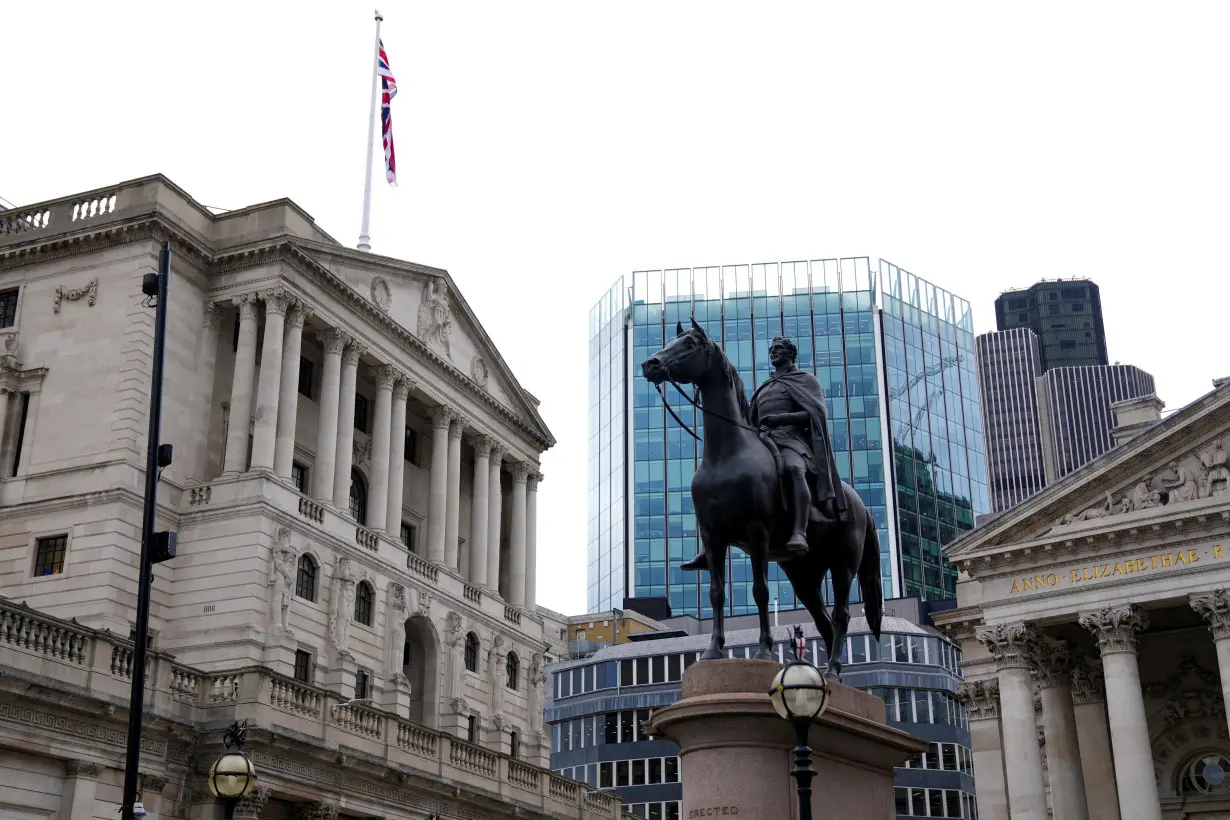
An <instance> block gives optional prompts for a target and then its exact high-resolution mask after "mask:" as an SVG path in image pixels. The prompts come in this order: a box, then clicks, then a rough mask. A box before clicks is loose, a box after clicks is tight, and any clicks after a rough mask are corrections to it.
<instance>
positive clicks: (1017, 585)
mask: <svg viewBox="0 0 1230 820" xmlns="http://www.w3.org/2000/svg"><path fill="white" fill-rule="evenodd" d="M1012 591H1013V592H1024V591H1025V590H1023V589H1021V582H1020V581H1016V580H1014V581H1013V582H1012Z"/></svg>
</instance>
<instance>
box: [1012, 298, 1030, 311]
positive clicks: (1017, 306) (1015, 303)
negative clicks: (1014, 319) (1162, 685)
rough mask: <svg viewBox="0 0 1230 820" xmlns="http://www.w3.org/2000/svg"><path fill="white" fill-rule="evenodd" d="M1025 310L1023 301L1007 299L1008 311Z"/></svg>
mask: <svg viewBox="0 0 1230 820" xmlns="http://www.w3.org/2000/svg"><path fill="white" fill-rule="evenodd" d="M1025 308H1026V304H1025V300H1024V299H1009V300H1008V310H1024V309H1025Z"/></svg>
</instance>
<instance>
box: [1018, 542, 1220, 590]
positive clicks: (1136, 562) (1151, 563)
mask: <svg viewBox="0 0 1230 820" xmlns="http://www.w3.org/2000/svg"><path fill="white" fill-rule="evenodd" d="M1226 558H1227V556H1226V548H1225V545H1224V544H1207V545H1204V546H1200V547H1194V548H1190V549H1181V550H1167V551H1163V552H1150V553H1144V554H1139V555H1133V556H1130V557H1129V556H1118V557H1116V558H1115V559H1114V560H1107V561H1098V562H1096V563H1095V562H1090V563H1086V564H1081V565H1079V566H1069V567H1062V568H1055V569H1043V570H1041V571H1040V572H1037V573H1034V574H1033V575H1021V576H1016V577H1014V578H1012V586H1011V588H1010V589H1009V594H1010V595H1022V594H1028V593H1031V592H1046V591H1048V590H1053V589H1068V588H1071V587H1078V586H1084V585H1086V584H1097V583H1100V582H1104V581H1112V580H1119V579H1122V578H1125V577H1128V576H1135V575H1148V574H1150V573H1154V572H1175V571H1182V570H1185V569H1189V568H1191V567H1193V566H1195V565H1197V564H1200V563H1206V564H1207V563H1209V562H1220V561H1225V560H1226Z"/></svg>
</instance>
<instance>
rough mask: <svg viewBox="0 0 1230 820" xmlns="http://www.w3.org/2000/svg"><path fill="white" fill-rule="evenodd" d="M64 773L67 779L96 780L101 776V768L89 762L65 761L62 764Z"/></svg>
mask: <svg viewBox="0 0 1230 820" xmlns="http://www.w3.org/2000/svg"><path fill="white" fill-rule="evenodd" d="M64 772H65V774H67V775H68V776H69V777H79V778H82V779H84V780H97V779H98V776H99V775H100V774H102V766H99V765H98V764H97V763H93V762H91V761H89V760H67V761H65V762H64Z"/></svg>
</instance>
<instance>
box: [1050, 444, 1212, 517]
mask: <svg viewBox="0 0 1230 820" xmlns="http://www.w3.org/2000/svg"><path fill="white" fill-rule="evenodd" d="M1220 496H1227V497H1230V463H1228V456H1227V452H1226V436H1219V437H1218V438H1215V439H1213V440H1212V441H1211V442H1207V443H1206V444H1204V445H1203V446H1201V447H1200V448H1198V449H1196V450H1194V451H1192V452H1189V453H1187V454H1186V455H1185V456H1183V457H1182V458H1177V459H1172V460H1171V461H1170V462H1169V463H1167V464H1166V466H1165V467H1163V468H1161V469H1160V470H1156V471H1155V472H1153V473H1152V474H1150V475H1147V476H1145V477H1144V478H1142V479H1140V480H1139V481H1136V482H1134V483H1132V484H1130V485H1128V486H1127V487H1126V488H1124V489H1122V490H1120V491H1119V492H1118V493H1109V492H1108V493H1106V497H1105V498H1104V499H1103V500H1101V501H1100V502H1098V503H1097V504H1094V505H1093V506H1091V507H1086V508H1084V509H1082V510H1078V511H1077V512H1073V513H1068V514H1067V515H1065V516H1064V517H1063V518H1061V519H1060V520H1059V523H1060V524H1073V523H1076V522H1078V521H1092V520H1095V519H1099V518H1110V517H1113V516H1116V515H1123V514H1124V513H1129V512H1136V511H1139V510H1147V509H1152V508H1155V507H1169V506H1171V505H1173V504H1186V503H1189V502H1192V501H1200V500H1203V499H1206V498H1216V497H1220Z"/></svg>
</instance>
